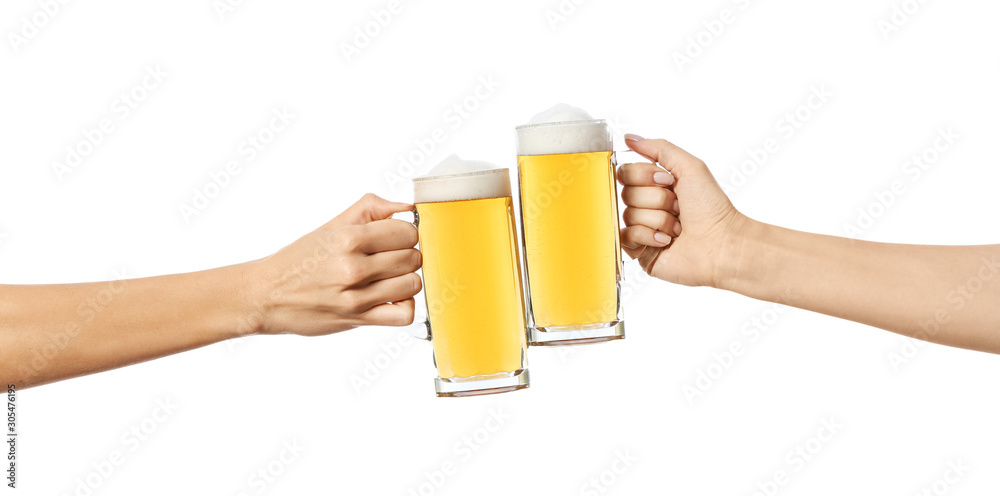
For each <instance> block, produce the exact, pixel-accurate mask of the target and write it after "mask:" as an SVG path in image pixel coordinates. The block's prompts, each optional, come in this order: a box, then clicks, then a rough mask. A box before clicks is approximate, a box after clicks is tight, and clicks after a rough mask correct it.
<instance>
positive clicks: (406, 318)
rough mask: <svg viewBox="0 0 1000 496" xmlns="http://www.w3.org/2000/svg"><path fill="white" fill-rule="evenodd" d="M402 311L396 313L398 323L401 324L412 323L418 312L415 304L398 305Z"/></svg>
mask: <svg viewBox="0 0 1000 496" xmlns="http://www.w3.org/2000/svg"><path fill="white" fill-rule="evenodd" d="M397 306H398V307H400V309H399V310H400V311H399V312H397V313H396V319H397V320H396V323H397V324H399V325H410V324H412V323H413V319H414V317H415V314H416V310H415V309H414V307H413V305H397Z"/></svg>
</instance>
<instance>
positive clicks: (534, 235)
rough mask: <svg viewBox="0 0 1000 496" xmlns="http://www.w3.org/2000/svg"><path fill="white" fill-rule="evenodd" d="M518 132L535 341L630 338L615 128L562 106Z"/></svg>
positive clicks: (531, 325) (542, 343)
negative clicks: (624, 307)
mask: <svg viewBox="0 0 1000 496" xmlns="http://www.w3.org/2000/svg"><path fill="white" fill-rule="evenodd" d="M516 132H517V168H518V172H519V177H520V185H521V219H522V232H523V237H522V241H523V248H524V254H525V261H526V265H527V272H526V274H527V275H526V277H527V279H528V327H529V329H530V332H531V344H532V345H538V346H552V345H564V344H584V343H596V342H601V341H608V340H612V339H621V338H624V337H625V322H624V316H623V315H622V308H621V301H620V294H619V289H620V284H621V270H622V259H621V248H620V244H619V239H618V236H619V231H618V194H617V189H616V183H615V170H614V166H615V165H616V164H615V163H613V162H614V160H615V158H614V152H612V147H611V141H612V140H611V134H610V132H609V131H608V126H607V123H605V121H604V120H600V119H592V118H591V117H590V115H589V114H587V113H586V112H585V111H583V110H581V109H577V108H574V107H570V106H568V105H562V104H560V105H557V106H555V107H553V108H552V109H550V110H548V111H546V112H543V113H541V114H539V115H537V116H535V117H534V118H533V119H532V120H531V122H530V123H529V124H526V125H523V126H518V127H517V128H516ZM636 156H637V157H639V155H638V154H636Z"/></svg>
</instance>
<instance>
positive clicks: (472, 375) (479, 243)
mask: <svg viewBox="0 0 1000 496" xmlns="http://www.w3.org/2000/svg"><path fill="white" fill-rule="evenodd" d="M413 193H414V195H413V196H414V205H415V207H416V219H415V220H416V224H417V231H418V233H419V236H420V252H421V253H422V254H423V268H422V272H423V280H424V294H425V299H426V301H427V326H428V330H429V332H428V335H429V336H428V337H429V338H430V339H431V342H432V344H433V347H434V363H435V364H436V365H437V370H438V377H437V379H436V380H435V386H436V390H437V394H438V396H471V395H478V394H491V393H502V392H507V391H514V390H517V389H522V388H526V387H528V384H529V378H528V368H527V357H526V356H525V355H526V349H527V337H526V323H525V310H524V296H523V286H522V283H521V262H520V258H519V254H518V249H517V230H516V227H515V220H514V210H513V200H512V199H511V188H510V178H509V177H508V169H498V168H494V167H493V166H492V165H490V164H484V163H482V162H469V161H462V160H460V159H458V157H456V156H451V157H449V158H448V159H445V161H444V162H442V163H441V164H440V165H438V166H437V167H435V168H434V169H432V170H431V172H430V174H429V175H427V176H424V177H419V178H416V179H414V180H413Z"/></svg>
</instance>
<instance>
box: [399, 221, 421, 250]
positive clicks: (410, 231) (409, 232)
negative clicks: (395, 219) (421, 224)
mask: <svg viewBox="0 0 1000 496" xmlns="http://www.w3.org/2000/svg"><path fill="white" fill-rule="evenodd" d="M399 222H402V223H403V232H404V233H405V234H404V236H406V237H405V238H404V239H406V243H407V244H409V245H410V246H414V245H416V244H417V241H419V240H420V236H419V233H418V232H417V228H416V226H414V225H413V224H410V223H409V222H405V221H402V220H401V221H399Z"/></svg>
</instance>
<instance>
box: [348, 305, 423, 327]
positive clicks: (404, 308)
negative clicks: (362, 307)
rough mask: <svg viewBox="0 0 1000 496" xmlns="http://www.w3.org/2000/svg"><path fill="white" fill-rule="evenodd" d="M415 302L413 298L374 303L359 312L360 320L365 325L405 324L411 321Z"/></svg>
mask: <svg viewBox="0 0 1000 496" xmlns="http://www.w3.org/2000/svg"><path fill="white" fill-rule="evenodd" d="M415 305H416V302H415V301H413V298H407V299H405V300H400V301H394V302H392V303H382V304H380V305H375V306H374V307H372V308H371V309H369V310H368V311H366V312H365V313H363V314H361V319H360V320H361V322H362V323H364V324H367V325H383V326H406V325H410V324H412V323H413V313H414V307H415Z"/></svg>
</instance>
